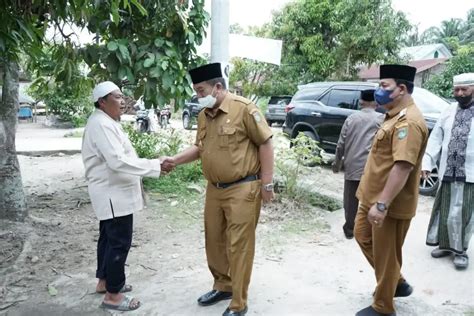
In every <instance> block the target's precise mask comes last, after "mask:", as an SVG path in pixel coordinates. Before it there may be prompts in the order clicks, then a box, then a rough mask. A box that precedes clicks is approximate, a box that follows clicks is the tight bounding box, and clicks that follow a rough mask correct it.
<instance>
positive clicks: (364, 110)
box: [360, 108, 375, 112]
mask: <svg viewBox="0 0 474 316" xmlns="http://www.w3.org/2000/svg"><path fill="white" fill-rule="evenodd" d="M360 110H361V111H362V112H374V111H375V109H373V108H362V109H360Z"/></svg>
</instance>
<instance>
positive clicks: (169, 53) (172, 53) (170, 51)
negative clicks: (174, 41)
mask: <svg viewBox="0 0 474 316" xmlns="http://www.w3.org/2000/svg"><path fill="white" fill-rule="evenodd" d="M165 54H166V56H168V57H173V56H176V52H175V51H174V50H172V49H171V48H167V49H165Z"/></svg>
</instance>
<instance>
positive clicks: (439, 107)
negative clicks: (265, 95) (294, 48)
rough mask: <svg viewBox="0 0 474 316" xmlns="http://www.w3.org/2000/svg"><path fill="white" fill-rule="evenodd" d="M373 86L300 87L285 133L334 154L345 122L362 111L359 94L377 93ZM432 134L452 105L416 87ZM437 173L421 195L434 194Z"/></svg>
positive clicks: (326, 84) (415, 94)
mask: <svg viewBox="0 0 474 316" xmlns="http://www.w3.org/2000/svg"><path fill="white" fill-rule="evenodd" d="M377 86H378V84H377V83H373V82H317V83H310V84H306V85H301V86H299V87H298V91H297V92H296V94H295V95H294V96H293V98H292V99H291V102H290V104H288V105H287V107H286V112H287V115H286V121H285V124H284V125H283V132H284V133H286V134H288V135H289V136H290V138H294V137H296V136H297V135H298V133H299V132H303V133H304V134H306V135H307V136H308V137H310V138H312V139H314V140H316V141H318V142H319V145H320V146H321V148H323V149H324V150H325V151H326V152H329V153H335V151H336V145H337V141H338V139H339V134H340V132H341V129H342V125H343V124H344V121H345V120H346V118H347V117H348V116H349V115H351V114H352V113H354V112H356V111H357V110H359V97H360V92H361V91H362V90H366V89H375V88H376V87H377ZM412 96H413V98H414V100H415V103H416V105H417V106H418V108H419V109H420V110H421V112H422V113H423V116H424V117H425V120H426V124H427V125H428V129H429V130H430V131H431V129H432V128H433V126H434V124H435V123H436V120H437V118H438V117H439V115H440V113H441V112H442V111H443V110H444V109H445V108H446V107H447V106H449V103H448V102H446V101H444V100H443V99H441V98H440V97H438V96H436V95H434V94H433V93H431V92H429V91H428V90H425V89H422V88H418V87H415V90H414V91H413V94H412ZM437 182H438V179H437V173H436V172H434V173H433V175H432V179H429V181H423V183H422V184H420V192H421V193H423V194H433V193H434V192H436V189H437V186H438V183H437Z"/></svg>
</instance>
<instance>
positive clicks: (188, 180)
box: [143, 161, 205, 194]
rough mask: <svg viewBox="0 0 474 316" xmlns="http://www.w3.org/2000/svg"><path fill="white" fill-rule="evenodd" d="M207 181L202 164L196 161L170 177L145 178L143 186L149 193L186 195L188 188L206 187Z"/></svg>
mask: <svg viewBox="0 0 474 316" xmlns="http://www.w3.org/2000/svg"><path fill="white" fill-rule="evenodd" d="M204 183H205V180H204V177H203V176H202V170H201V162H200V161H195V162H192V163H189V164H185V165H180V166H178V167H176V169H175V170H174V171H172V172H170V173H169V174H168V175H164V176H161V177H160V178H158V179H157V178H144V179H143V184H144V186H145V189H146V190H147V191H151V192H159V193H162V194H186V193H188V192H189V189H188V187H189V186H190V185H192V184H197V185H200V186H204Z"/></svg>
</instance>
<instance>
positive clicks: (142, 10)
mask: <svg viewBox="0 0 474 316" xmlns="http://www.w3.org/2000/svg"><path fill="white" fill-rule="evenodd" d="M130 1H131V2H132V3H133V5H134V6H135V7H136V8H137V9H138V11H140V13H141V14H142V15H148V12H147V11H146V9H145V8H144V7H143V6H142V5H141V4H140V2H138V1H137V0H130Z"/></svg>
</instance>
